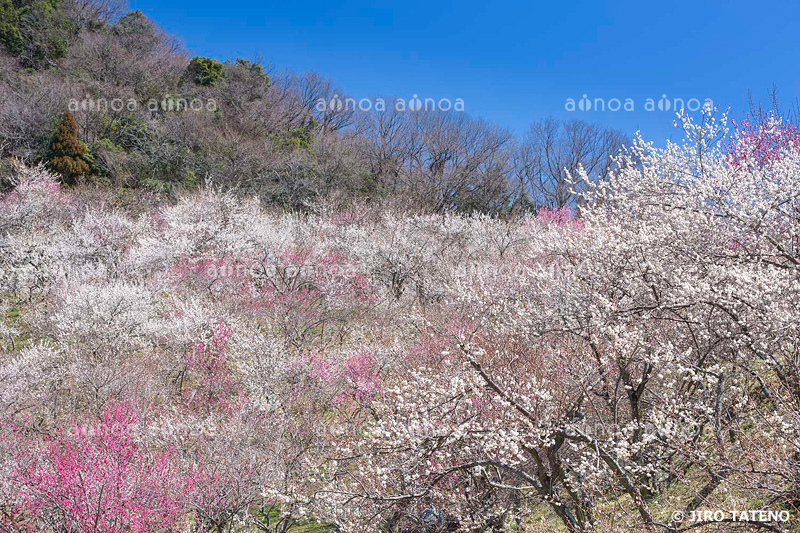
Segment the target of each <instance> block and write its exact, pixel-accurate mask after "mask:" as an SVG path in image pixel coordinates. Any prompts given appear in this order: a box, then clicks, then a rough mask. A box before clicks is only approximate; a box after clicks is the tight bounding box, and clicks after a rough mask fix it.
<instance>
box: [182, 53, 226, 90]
mask: <svg viewBox="0 0 800 533" xmlns="http://www.w3.org/2000/svg"><path fill="white" fill-rule="evenodd" d="M186 73H187V74H188V76H189V79H191V80H192V81H193V82H194V83H195V84H197V85H202V86H204V87H211V86H213V85H214V84H215V83H216V82H217V81H219V80H220V79H222V78H223V77H224V76H225V73H224V71H223V67H222V63H220V62H219V61H217V60H216V59H211V58H210V57H195V58H193V59H192V60H191V61H190V62H189V66H188V67H186Z"/></svg>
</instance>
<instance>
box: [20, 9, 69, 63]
mask: <svg viewBox="0 0 800 533" xmlns="http://www.w3.org/2000/svg"><path fill="white" fill-rule="evenodd" d="M16 16H17V17H18V20H19V23H18V24H19V25H18V30H19V34H20V36H21V37H22V42H21V44H20V45H19V47H18V50H19V52H17V55H18V56H19V58H20V62H21V63H22V64H23V66H25V67H29V68H34V69H38V68H43V67H47V66H52V65H53V64H54V62H55V61H56V60H58V59H61V58H62V57H64V56H65V55H66V54H67V50H68V49H69V41H70V37H71V36H72V35H73V34H74V32H75V29H76V28H75V25H74V23H73V22H72V21H71V20H70V19H69V18H68V17H67V16H66V15H65V14H64V13H63V12H61V11H59V9H58V4H57V3H55V2H46V1H39V2H33V3H30V4H28V5H25V6H23V7H21V8H19V9H18V10H17V11H16Z"/></svg>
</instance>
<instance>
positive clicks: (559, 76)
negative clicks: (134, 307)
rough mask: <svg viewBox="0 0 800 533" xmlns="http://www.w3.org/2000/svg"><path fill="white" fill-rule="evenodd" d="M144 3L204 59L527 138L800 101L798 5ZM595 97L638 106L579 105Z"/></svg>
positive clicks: (772, 1)
mask: <svg viewBox="0 0 800 533" xmlns="http://www.w3.org/2000/svg"><path fill="white" fill-rule="evenodd" d="M130 2H131V7H133V8H136V9H141V10H142V11H144V12H145V13H146V14H147V15H149V16H151V17H152V18H153V19H155V20H156V21H157V22H158V23H159V24H160V25H161V26H162V27H163V28H164V29H166V30H167V31H169V32H170V33H174V34H176V35H178V36H179V37H180V38H181V39H182V40H183V42H184V44H185V46H186V48H187V49H188V51H189V52H190V53H191V54H192V55H203V56H210V57H214V58H217V59H221V60H225V59H234V58H236V57H243V58H246V59H253V58H256V57H261V58H263V59H264V60H265V61H266V62H268V63H271V64H273V65H275V66H276V67H278V68H279V69H283V68H287V69H292V70H297V71H306V70H315V71H317V72H319V73H321V74H323V75H325V76H328V77H331V78H333V79H334V80H336V81H337V82H338V83H339V85H341V86H342V87H343V89H344V90H345V91H346V92H347V93H348V94H350V95H352V96H354V97H357V98H361V97H367V96H371V95H372V96H375V95H397V96H400V97H403V98H405V99H410V98H411V96H412V95H413V94H418V95H419V96H420V97H430V98H435V99H439V98H449V99H451V100H453V99H455V98H461V99H463V100H464V106H465V109H466V111H467V112H469V113H470V114H472V115H476V116H480V117H483V118H486V119H487V120H490V121H492V122H495V123H498V124H500V125H502V126H505V127H507V128H509V129H511V130H512V131H515V132H522V131H524V130H525V129H526V128H527V126H528V124H530V122H532V121H534V120H537V119H539V118H543V117H546V116H549V115H553V116H556V117H561V118H582V119H584V120H588V121H592V122H594V121H598V122H602V123H604V124H606V125H608V126H611V127H615V128H619V129H622V130H624V131H627V132H631V133H632V132H633V131H635V130H637V129H641V130H642V132H643V134H644V135H645V137H647V138H648V139H651V140H653V141H656V142H657V143H659V144H660V143H662V142H663V141H664V139H666V138H667V137H669V136H672V137H675V136H677V132H676V131H675V130H674V128H673V127H672V126H671V123H672V119H673V113H672V111H659V110H658V108H657V107H656V111H646V110H645V103H646V100H647V98H652V99H653V100H654V101H655V102H658V101H659V100H660V99H661V97H662V95H664V94H666V95H667V97H668V99H670V100H671V99H673V98H676V97H677V98H682V99H684V100H686V101H688V100H689V99H690V98H697V99H699V100H703V99H705V98H711V99H712V100H713V101H714V102H715V103H716V104H717V105H718V106H719V107H721V108H726V107H728V106H731V107H732V109H733V112H734V114H735V115H736V114H741V112H743V110H744V108H745V104H746V101H747V94H748V90H750V91H752V92H753V94H754V95H755V96H756V97H757V98H759V99H762V100H765V101H766V100H767V97H768V92H769V89H770V87H771V86H772V85H773V84H774V85H776V86H777V88H778V93H779V97H780V100H781V101H782V102H783V104H784V105H785V106H787V107H788V106H790V105H791V104H792V103H794V102H795V101H796V99H797V98H798V96H800V61H799V60H798V58H799V57H800V31H798V25H799V24H798V23H800V2H798V1H797V0H762V1H759V2H757V3H754V2H752V1H744V0H727V1H725V2H721V1H717V2H704V1H702V0H694V1H681V0H679V1H674V0H671V1H663V2H645V1H642V0H639V1H636V2H633V1H627V0H626V1H616V2H599V1H572V2H553V1H547V2H540V1H532V2H516V1H512V2H506V3H494V2H485V1H481V2H477V1H473V0H466V1H461V2H450V1H432V0H430V1H427V2H421V1H417V0H411V1H403V2H384V1H380V2H371V3H368V2H356V1H326V2H316V1H305V2H291V1H285V0H284V1H281V2H275V1H271V0H270V1H263V0H262V1H251V0H227V1H226V2H219V1H214V2H211V1H208V0H192V1H189V0H171V1H169V2H165V1H163V0H161V1H158V0H130ZM584 94H586V95H587V96H588V97H589V99H591V100H593V99H595V98H603V99H604V100H606V101H607V102H608V101H609V100H610V99H612V98H618V99H619V100H621V101H622V102H624V101H625V99H626V98H630V99H631V100H632V101H633V106H634V110H633V111H624V110H620V111H616V112H612V111H608V110H606V111H605V112H603V111H596V110H592V111H580V110H578V111H574V112H568V111H567V110H565V103H566V101H567V98H573V99H575V100H576V101H578V100H579V99H580V98H581V97H582V96H583V95H584Z"/></svg>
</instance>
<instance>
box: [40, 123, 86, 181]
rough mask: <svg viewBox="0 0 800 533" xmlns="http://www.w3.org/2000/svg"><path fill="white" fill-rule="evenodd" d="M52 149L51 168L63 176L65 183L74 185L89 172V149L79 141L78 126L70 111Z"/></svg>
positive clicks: (54, 140)
mask: <svg viewBox="0 0 800 533" xmlns="http://www.w3.org/2000/svg"><path fill="white" fill-rule="evenodd" d="M50 148H51V156H50V168H52V169H53V170H55V171H56V172H58V173H59V174H61V176H62V178H63V180H64V182H65V183H74V182H75V180H76V179H77V178H78V177H79V176H83V175H85V174H87V173H88V172H89V158H90V156H89V149H88V148H87V147H86V145H85V144H84V143H82V142H81V141H80V140H79V139H78V126H77V124H75V117H74V116H73V115H72V113H70V112H69V111H67V112H66V113H64V118H63V119H62V121H61V125H60V126H59V128H58V132H57V133H56V135H55V137H54V138H53V143H52V144H51V145H50Z"/></svg>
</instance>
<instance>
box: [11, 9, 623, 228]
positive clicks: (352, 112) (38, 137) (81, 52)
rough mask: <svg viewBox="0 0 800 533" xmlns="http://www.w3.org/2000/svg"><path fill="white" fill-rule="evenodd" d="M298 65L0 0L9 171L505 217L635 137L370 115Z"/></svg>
mask: <svg viewBox="0 0 800 533" xmlns="http://www.w3.org/2000/svg"><path fill="white" fill-rule="evenodd" d="M290 68H291V65H283V66H281V68H280V69H277V68H274V67H268V68H265V67H264V66H262V65H261V64H260V63H259V62H257V61H255V60H254V58H248V59H237V58H230V60H227V61H224V62H220V61H217V60H215V59H212V58H204V57H189V56H188V55H187V54H186V53H185V52H184V51H183V48H182V47H181V46H180V44H179V43H178V41H177V40H176V39H175V38H173V37H172V36H169V35H167V34H165V33H164V32H163V31H161V30H160V29H159V28H158V26H157V24H156V23H155V22H154V21H151V20H149V19H148V18H147V17H146V16H145V15H143V14H142V13H141V12H138V11H134V12H125V11H124V10H123V9H121V7H120V6H118V5H115V4H113V3H111V2H110V1H108V0H60V1H59V0H40V1H35V2H34V1H29V0H2V2H0V139H1V140H0V156H2V158H3V160H4V161H5V168H6V172H4V175H7V173H8V168H9V161H8V160H9V158H12V157H13V158H18V159H20V160H22V161H24V162H26V163H28V164H35V163H38V162H45V163H47V164H48V166H49V167H50V168H51V169H53V170H56V171H57V172H58V173H59V174H60V175H61V176H62V180H63V181H64V182H65V183H68V184H73V183H76V182H80V183H89V184H102V185H104V186H112V187H114V188H116V189H117V190H118V191H120V194H121V193H122V192H123V191H124V190H127V189H143V190H147V191H153V192H155V193H159V194H167V195H173V196H174V195H175V194H176V192H177V191H179V190H187V189H193V188H196V187H197V186H199V185H201V184H204V183H209V182H213V183H214V184H216V185H218V186H222V187H224V188H226V189H236V190H238V191H240V192H243V193H246V194H254V195H257V196H258V197H259V198H261V200H262V201H263V202H264V203H265V204H279V205H282V206H287V207H290V208H306V207H307V206H308V205H309V204H310V203H312V202H314V200H316V199H318V198H321V197H324V198H328V199H330V198H335V199H337V201H338V200H342V201H345V202H346V201H348V200H350V199H353V198H365V199H369V200H374V201H380V202H387V201H401V202H403V203H405V204H407V205H415V206H416V207H417V208H419V209H424V210H433V211H439V212H441V211H444V210H452V209H456V210H462V211H481V212H507V211H508V210H510V209H512V207H513V208H517V209H528V208H538V207H556V208H558V207H562V206H563V205H567V204H571V203H574V199H573V198H572V196H571V193H570V187H569V185H568V184H567V183H566V173H565V168H566V169H569V170H572V171H573V172H574V171H576V170H577V168H578V165H579V164H583V166H584V167H585V168H586V169H587V170H588V171H589V172H590V173H591V174H592V175H593V176H596V177H600V176H604V175H606V174H607V172H608V167H609V164H610V162H609V156H610V155H612V154H613V153H615V152H616V150H617V149H618V148H619V147H620V146H621V144H622V143H623V141H624V136H623V135H622V134H620V133H618V132H613V131H609V130H607V129H605V128H602V127H600V126H595V125H589V124H586V123H583V122H580V121H573V122H570V123H567V124H563V123H560V122H558V121H555V120H552V119H551V120H542V121H540V122H538V123H536V124H534V125H533V126H532V128H531V131H530V132H529V133H528V134H527V135H526V136H525V137H524V138H522V139H515V138H513V136H512V135H511V134H510V133H509V132H507V131H505V130H503V129H502V128H500V127H498V126H495V125H492V124H490V123H487V122H486V121H483V120H480V119H476V118H471V117H470V116H469V114H468V109H467V111H466V112H465V111H455V110H451V111H449V112H441V111H439V110H438V109H437V110H431V109H428V110H425V109H424V108H423V109H422V110H419V111H411V110H408V109H406V110H404V111H398V110H397V109H396V108H395V107H394V106H393V105H392V98H393V96H394V95H384V98H385V100H386V102H388V104H387V105H386V109H385V111H383V112H381V111H376V110H375V108H373V109H371V110H370V111H366V112H365V111H361V110H360V109H359V108H358V107H357V106H354V105H342V104H341V102H343V101H344V100H345V98H346V96H345V95H346V92H345V90H344V89H343V88H340V87H338V86H337V85H336V83H335V82H334V81H332V80H329V79H326V78H324V77H322V76H320V75H318V74H315V73H313V72H311V73H296V72H293V71H291V70H289V69H290ZM409 96H410V95H405V97H406V98H408V97H409ZM331 101H333V102H334V103H333V105H331V104H330V103H331ZM66 113H69V114H71V115H73V118H74V123H75V126H74V127H72V120H73V118H70V117H69V116H68V115H66V116H65V114H66ZM65 123H66V124H67V126H69V127H68V128H67V132H66V135H67V142H63V141H64V139H63V138H62V139H59V137H58V136H59V134H60V133H61V132H62V130H63V127H64V124H65ZM70 139H71V141H70ZM56 142H59V143H60V144H62V145H63V144H66V145H68V148H67V151H66V152H64V153H61V152H59V150H62V151H63V149H60V148H58V147H56V146H54V143H56ZM64 158H68V159H66V160H65V159H64ZM54 160H55V161H54Z"/></svg>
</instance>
